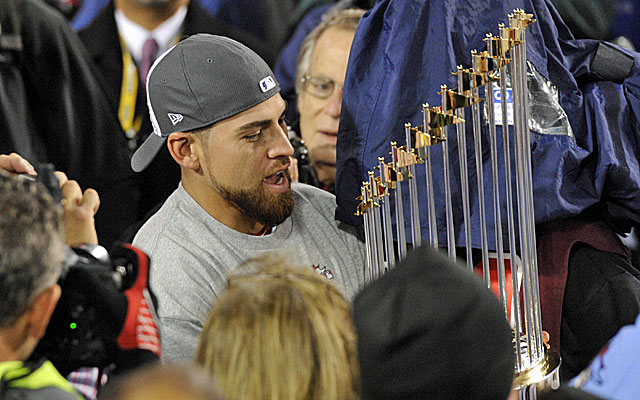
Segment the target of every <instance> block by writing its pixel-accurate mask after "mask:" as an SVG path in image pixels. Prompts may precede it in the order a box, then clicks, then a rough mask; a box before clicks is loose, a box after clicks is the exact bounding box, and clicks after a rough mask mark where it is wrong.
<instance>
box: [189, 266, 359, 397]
mask: <svg viewBox="0 0 640 400" xmlns="http://www.w3.org/2000/svg"><path fill="white" fill-rule="evenodd" d="M244 269H245V270H246V269H253V272H251V273H248V274H243V275H237V276H233V277H231V278H229V282H228V287H227V290H226V291H225V292H224V293H223V294H222V296H221V297H220V299H219V300H218V302H217V303H216V304H215V305H214V306H213V308H212V309H211V312H210V313H209V317H208V319H207V322H206V324H205V326H204V329H203V331H202V334H201V336H200V343H199V345H198V349H197V350H196V356H195V362H196V363H197V364H199V365H202V366H203V367H204V368H205V369H206V370H208V371H209V372H211V373H212V375H213V377H214V380H215V381H216V383H217V384H218V386H219V388H220V389H221V390H222V393H223V395H224V396H225V398H228V399H233V400H245V399H246V400H249V399H251V400H253V399H273V400H276V399H278V400H288V399H291V400H293V399H295V400H298V399H354V400H355V399H357V398H358V390H357V389H358V384H359V373H358V364H357V356H356V336H355V330H354V328H353V323H352V320H351V306H350V305H349V303H348V302H347V300H345V298H344V297H343V296H342V295H341V294H340V292H338V290H337V289H336V288H335V287H334V286H333V285H332V284H331V283H329V282H328V281H327V280H326V278H324V277H323V276H320V275H318V274H317V273H315V272H314V271H313V270H312V269H311V268H310V267H306V268H305V267H293V266H291V265H290V264H287V263H286V261H284V260H283V259H282V258H279V257H275V256H272V255H270V256H266V257H262V258H258V259H254V260H250V261H249V262H247V263H245V265H244Z"/></svg>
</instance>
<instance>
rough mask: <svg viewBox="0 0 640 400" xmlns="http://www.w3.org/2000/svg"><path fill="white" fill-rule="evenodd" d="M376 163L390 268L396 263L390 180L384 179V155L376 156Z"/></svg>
mask: <svg viewBox="0 0 640 400" xmlns="http://www.w3.org/2000/svg"><path fill="white" fill-rule="evenodd" d="M378 163H379V168H380V180H381V182H382V185H383V189H384V191H383V193H381V195H380V202H381V204H380V206H381V207H382V227H383V229H384V236H385V238H384V245H385V257H386V260H387V268H389V269H391V268H393V267H395V265H396V254H395V249H394V247H393V229H392V227H391V205H390V204H389V201H390V200H389V192H388V188H389V187H390V186H391V185H390V182H387V181H386V176H385V174H384V171H385V168H384V157H378Z"/></svg>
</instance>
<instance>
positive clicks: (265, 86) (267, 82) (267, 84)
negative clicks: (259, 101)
mask: <svg viewBox="0 0 640 400" xmlns="http://www.w3.org/2000/svg"><path fill="white" fill-rule="evenodd" d="M274 87H276V81H274V80H273V78H272V77H271V75H269V76H267V77H266V78H264V79H263V80H261V81H260V89H262V92H263V93H264V92H266V91H268V90H269V89H273V88H274Z"/></svg>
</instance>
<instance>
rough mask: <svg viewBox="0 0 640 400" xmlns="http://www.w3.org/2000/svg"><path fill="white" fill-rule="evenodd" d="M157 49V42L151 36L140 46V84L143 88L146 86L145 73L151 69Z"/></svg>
mask: <svg viewBox="0 0 640 400" xmlns="http://www.w3.org/2000/svg"><path fill="white" fill-rule="evenodd" d="M157 51H158V42H156V40H155V39H154V38H152V37H150V38H148V39H147V40H146V41H145V42H144V45H143V46H142V59H141V60H140V68H139V73H140V84H141V85H142V87H143V88H145V89H146V87H147V75H148V74H149V70H150V69H151V65H152V64H153V61H154V60H155V57H156V52H157Z"/></svg>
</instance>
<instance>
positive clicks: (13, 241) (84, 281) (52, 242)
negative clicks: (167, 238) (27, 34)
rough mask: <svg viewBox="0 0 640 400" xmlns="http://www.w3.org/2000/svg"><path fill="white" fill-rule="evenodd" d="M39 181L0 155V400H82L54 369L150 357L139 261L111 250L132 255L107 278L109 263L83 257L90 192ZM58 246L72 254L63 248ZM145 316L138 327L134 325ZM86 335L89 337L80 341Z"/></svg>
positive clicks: (94, 198)
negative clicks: (120, 270) (71, 321)
mask: <svg viewBox="0 0 640 400" xmlns="http://www.w3.org/2000/svg"><path fill="white" fill-rule="evenodd" d="M45 172H46V171H45ZM17 174H20V175H22V176H20V177H18V176H17ZM44 175H46V174H45V173H44V172H43V173H42V174H41V176H40V177H38V178H39V179H38V180H39V181H40V182H42V183H43V184H41V183H37V182H32V181H31V180H32V179H30V176H31V177H35V176H36V172H35V169H34V168H33V166H31V164H29V163H28V162H27V161H26V160H24V159H22V157H20V156H18V155H17V154H11V155H0V216H2V218H0V398H2V399H13V398H16V399H18V398H20V399H25V398H26V399H29V398H47V399H54V400H55V399H82V398H83V397H82V396H81V395H80V394H79V393H78V392H77V391H76V390H75V389H74V388H73V386H72V385H71V384H70V383H69V382H68V381H67V380H66V379H64V378H63V376H62V375H61V373H62V374H66V373H68V372H70V371H72V370H74V369H77V368H79V367H81V366H86V367H104V366H106V365H109V364H112V363H116V367H115V368H116V371H118V370H120V371H125V370H126V369H127V368H128V367H131V366H136V365H139V364H141V363H143V362H147V361H150V360H153V359H158V357H159V338H158V333H157V328H156V325H155V319H154V318H155V310H154V308H153V302H152V301H151V300H150V294H149V292H148V290H147V278H148V259H147V258H146V256H144V254H143V253H142V252H140V251H138V250H136V249H133V248H130V247H126V246H123V248H122V249H121V250H120V251H119V253H123V254H124V253H127V252H128V253H127V254H134V256H133V257H131V256H129V258H128V259H129V260H131V262H128V263H121V264H122V265H123V266H121V268H123V269H125V270H127V273H121V274H120V275H121V276H119V278H120V280H119V281H118V280H117V279H115V276H116V275H117V274H116V273H115V272H114V268H113V266H111V265H106V264H101V263H99V262H98V261H97V260H95V259H91V255H92V253H91V251H90V250H91V246H95V245H97V243H98V241H97V235H96V231H95V226H94V219H93V218H94V215H95V213H96V211H97V210H98V206H99V203H100V200H99V197H98V194H97V193H96V192H95V191H94V190H92V189H88V190H86V191H85V192H84V193H83V192H82V191H81V190H80V186H79V185H78V184H77V182H75V181H70V180H68V179H67V177H66V176H65V175H64V174H62V173H59V172H55V173H51V174H48V175H49V176H48V177H47V176H44ZM56 181H57V182H56ZM57 183H59V188H60V190H59V192H58V193H56V190H57V189H58V185H57ZM53 189H56V190H53ZM52 195H53V196H52ZM57 195H58V196H59V197H58V198H59V201H60V203H61V204H62V207H60V205H59V204H57V202H56V201H55V200H54V197H56V196H57ZM65 242H66V244H68V245H71V246H79V247H80V248H81V249H80V250H78V249H75V252H74V251H70V250H69V248H68V247H67V246H65ZM82 248H84V249H85V250H82ZM105 254H106V252H105ZM125 258H126V257H125ZM114 265H115V264H114ZM118 265H120V264H118ZM61 275H62V276H63V278H61ZM61 282H64V283H61ZM59 283H60V285H59ZM118 283H119V284H118ZM61 285H62V289H61ZM71 288H72V289H73V290H69V289H71ZM147 302H148V303H151V304H149V305H147ZM56 305H57V308H56ZM77 306H82V309H81V310H80V311H79V313H78V307H77ZM88 311H90V315H88V314H89V313H88ZM74 312H75V313H76V314H78V315H77V316H76V317H75V318H76V319H77V321H78V327H77V329H76V326H75V325H76V324H75V323H74V324H72V325H73V327H71V329H72V330H73V331H69V330H68V329H69V323H68V322H67V323H66V325H67V326H66V327H65V326H64V324H62V323H61V321H65V318H66V317H67V316H69V315H73V313H74ZM146 316H148V318H147V321H146V322H145V323H141V322H140V323H137V322H136V321H140V320H141V319H144V318H142V317H146ZM98 318H99V320H98ZM50 319H51V321H52V323H51V324H50V325H49V321H50ZM48 325H49V326H48ZM143 325H144V326H143ZM89 330H94V331H92V332H91V335H88V336H90V337H91V339H90V340H83V339H82V337H88V336H87V335H85V333H86V332H87V331H89ZM140 331H144V332H145V334H147V336H145V338H141V336H140V335H139V333H138V332H140ZM74 333H76V334H78V335H76V336H73V334H74ZM148 338H151V339H148ZM78 339H80V340H78ZM150 342H153V343H150ZM43 345H44V346H43ZM34 350H35V351H34ZM80 355H81V356H82V357H80ZM45 356H46V358H45ZM47 359H51V361H53V363H52V362H50V361H47ZM80 360H82V361H80ZM54 365H55V366H54ZM58 371H60V372H58Z"/></svg>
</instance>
